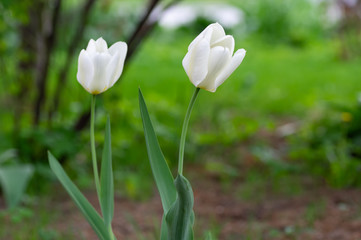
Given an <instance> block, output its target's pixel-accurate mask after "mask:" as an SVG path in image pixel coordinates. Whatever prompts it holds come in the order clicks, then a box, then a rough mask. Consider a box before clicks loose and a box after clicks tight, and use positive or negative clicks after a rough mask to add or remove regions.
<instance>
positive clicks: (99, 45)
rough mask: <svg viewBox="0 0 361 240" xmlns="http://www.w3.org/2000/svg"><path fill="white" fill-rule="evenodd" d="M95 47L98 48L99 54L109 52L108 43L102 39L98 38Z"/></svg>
mask: <svg viewBox="0 0 361 240" xmlns="http://www.w3.org/2000/svg"><path fill="white" fill-rule="evenodd" d="M95 46H96V49H97V52H107V51H108V45H107V42H106V41H104V39H103V38H102V37H100V38H98V39H97V40H96V41H95Z"/></svg>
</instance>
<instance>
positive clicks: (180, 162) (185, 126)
mask: <svg viewBox="0 0 361 240" xmlns="http://www.w3.org/2000/svg"><path fill="white" fill-rule="evenodd" d="M199 90H200V88H196V89H195V90H194V93H193V96H192V99H191V101H190V102H189V106H188V109H187V113H186V116H185V118H184V121H183V127H182V135H181V139H180V144H179V158H178V173H179V175H182V174H183V159H184V147H185V142H186V135H187V129H188V123H189V119H190V117H191V113H192V109H193V106H194V103H195V101H196V99H197V96H198V93H199Z"/></svg>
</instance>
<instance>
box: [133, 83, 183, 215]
mask: <svg viewBox="0 0 361 240" xmlns="http://www.w3.org/2000/svg"><path fill="white" fill-rule="evenodd" d="M139 107H140V114H141V116H142V120H143V128H144V135H145V141H146V145H147V151H148V157H149V161H150V166H151V168H152V172H153V176H154V179H155V183H156V185H157V188H158V191H159V194H160V198H161V200H162V205H163V210H164V212H165V213H166V212H168V210H169V208H170V207H171V206H172V204H173V202H174V201H175V199H176V189H175V186H174V178H173V176H172V173H171V172H170V170H169V167H168V164H167V162H166V160H165V158H164V156H163V153H162V150H161V149H160V146H159V143H158V140H157V136H156V134H155V132H154V129H153V125H152V122H151V120H150V118H149V114H148V110H147V106H146V104H145V101H144V98H143V94H142V92H141V91H140V89H139Z"/></svg>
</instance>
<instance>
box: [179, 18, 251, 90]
mask: <svg viewBox="0 0 361 240" xmlns="http://www.w3.org/2000/svg"><path fill="white" fill-rule="evenodd" d="M233 51H234V38H233V37H232V36H231V35H226V34H225V32H224V29H223V27H222V26H221V25H220V24H219V23H213V24H211V25H209V26H208V27H207V28H206V29H204V30H203V32H201V33H200V34H199V35H198V36H197V37H196V38H195V39H194V40H193V41H192V42H191V44H190V45H189V47H188V52H187V54H186V55H185V57H184V58H183V61H182V64H183V68H184V70H185V71H186V73H187V75H188V77H189V80H190V81H191V82H192V83H193V84H194V86H196V87H198V88H202V89H205V90H207V91H210V92H215V91H216V89H217V88H218V87H219V86H220V85H221V84H222V83H223V82H224V81H225V80H226V79H227V78H228V77H229V76H230V75H231V74H232V73H233V72H234V70H236V68H237V67H238V66H239V65H240V64H241V62H242V60H243V58H244V57H245V55H246V50H244V49H243V48H242V49H238V50H237V51H236V52H235V53H234V55H233V56H232V54H233Z"/></svg>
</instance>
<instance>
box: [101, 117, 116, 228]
mask: <svg viewBox="0 0 361 240" xmlns="http://www.w3.org/2000/svg"><path fill="white" fill-rule="evenodd" d="M100 189H101V190H100V198H101V199H100V206H101V209H102V213H103V217H104V222H105V226H106V227H107V228H108V229H111V223H112V219H113V215H114V182H113V169H112V147H111V133H110V119H109V117H108V119H107V124H106V128H105V140H104V149H103V158H102V168H101V172H100Z"/></svg>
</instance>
